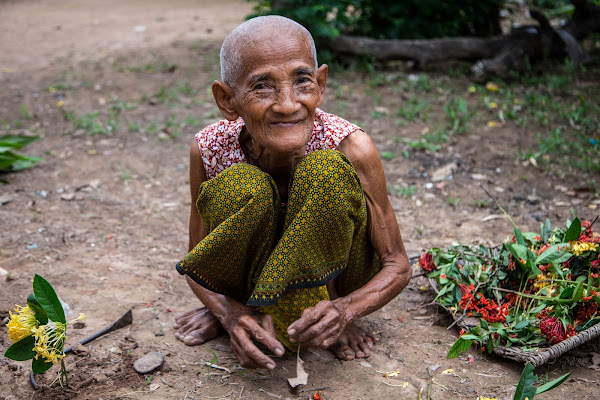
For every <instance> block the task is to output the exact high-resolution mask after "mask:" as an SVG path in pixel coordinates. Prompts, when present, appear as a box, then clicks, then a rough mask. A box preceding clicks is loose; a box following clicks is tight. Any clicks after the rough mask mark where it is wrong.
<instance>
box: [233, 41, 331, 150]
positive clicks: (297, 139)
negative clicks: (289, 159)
mask: <svg viewBox="0 0 600 400" xmlns="http://www.w3.org/2000/svg"><path fill="white" fill-rule="evenodd" d="M241 72H242V73H241V75H240V78H239V79H238V81H237V84H236V87H235V89H234V95H233V99H232V102H233V107H234V108H235V109H236V111H237V113H238V114H239V115H240V116H241V117H242V118H243V120H244V122H245V123H246V129H247V130H248V132H249V133H250V135H251V137H252V140H253V142H256V144H258V145H259V146H261V147H264V148H266V149H269V150H271V151H276V152H290V151H295V150H300V149H302V148H304V146H305V145H306V144H307V143H308V140H309V139H310V136H311V134H312V132H313V129H314V119H315V110H316V108H317V107H318V106H320V105H321V103H322V102H323V95H324V92H325V82H326V80H327V66H326V65H324V66H322V67H321V68H319V69H318V70H317V71H315V61H314V57H313V55H312V52H311V48H310V45H309V44H308V43H307V41H306V40H305V38H304V37H303V36H302V35H297V34H296V35H293V34H285V33H284V34H282V35H274V37H269V38H268V40H262V41H257V42H254V43H249V45H248V49H247V50H245V51H244V54H243V68H242V71H241Z"/></svg>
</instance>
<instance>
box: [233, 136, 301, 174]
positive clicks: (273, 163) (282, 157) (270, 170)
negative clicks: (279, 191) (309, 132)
mask: <svg viewBox="0 0 600 400" xmlns="http://www.w3.org/2000/svg"><path fill="white" fill-rule="evenodd" d="M239 140H240V145H241V147H242V151H243V152H244V154H245V156H246V159H247V160H248V163H249V164H252V165H256V166H257V167H259V168H260V169H261V170H263V171H264V172H266V173H267V174H269V175H271V176H272V177H273V178H274V179H275V180H279V179H283V180H289V178H290V177H291V175H292V171H293V170H294V168H295V167H296V165H297V164H298V163H299V162H300V160H302V158H303V157H304V155H305V153H306V146H304V147H303V148H301V149H298V150H294V151H291V152H280V151H275V150H273V149H268V148H265V147H263V146H260V144H258V143H256V141H253V140H252V138H251V136H250V134H248V132H247V131H246V130H245V129H244V130H243V131H242V134H240V139H239Z"/></svg>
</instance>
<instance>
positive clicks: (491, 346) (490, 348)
mask: <svg viewBox="0 0 600 400" xmlns="http://www.w3.org/2000/svg"><path fill="white" fill-rule="evenodd" d="M485 346H486V350H487V352H488V354H492V352H493V351H494V347H495V346H496V344H495V343H494V338H492V336H491V335H490V338H489V339H488V341H487V343H486V345H485Z"/></svg>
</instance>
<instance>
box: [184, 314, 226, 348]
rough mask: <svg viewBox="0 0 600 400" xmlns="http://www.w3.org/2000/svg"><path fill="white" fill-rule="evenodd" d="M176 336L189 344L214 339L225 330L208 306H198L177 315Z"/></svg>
mask: <svg viewBox="0 0 600 400" xmlns="http://www.w3.org/2000/svg"><path fill="white" fill-rule="evenodd" d="M173 328H174V329H177V332H175V337H176V338H177V339H179V340H181V341H182V342H183V343H185V344H186V345H188V346H195V345H198V344H202V343H204V342H206V341H207V340H210V339H214V338H216V337H217V336H219V335H220V334H221V332H223V331H224V329H223V326H222V325H221V323H220V322H219V320H218V319H217V317H215V316H214V315H213V314H212V313H211V312H210V311H209V310H208V309H207V308H206V307H200V308H196V309H194V310H192V311H188V312H185V313H183V314H181V315H178V316H177V317H175V324H173Z"/></svg>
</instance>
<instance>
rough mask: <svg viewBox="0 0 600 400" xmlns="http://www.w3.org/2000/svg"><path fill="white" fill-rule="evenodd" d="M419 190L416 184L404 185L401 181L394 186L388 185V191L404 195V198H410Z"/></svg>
mask: <svg viewBox="0 0 600 400" xmlns="http://www.w3.org/2000/svg"><path fill="white" fill-rule="evenodd" d="M416 192H417V187H416V186H415V185H402V184H400V183H397V184H395V185H394V186H389V187H388V193H391V194H394V195H396V196H402V197H404V198H407V199H410V198H411V197H413V195H414V194H415V193H416Z"/></svg>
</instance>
